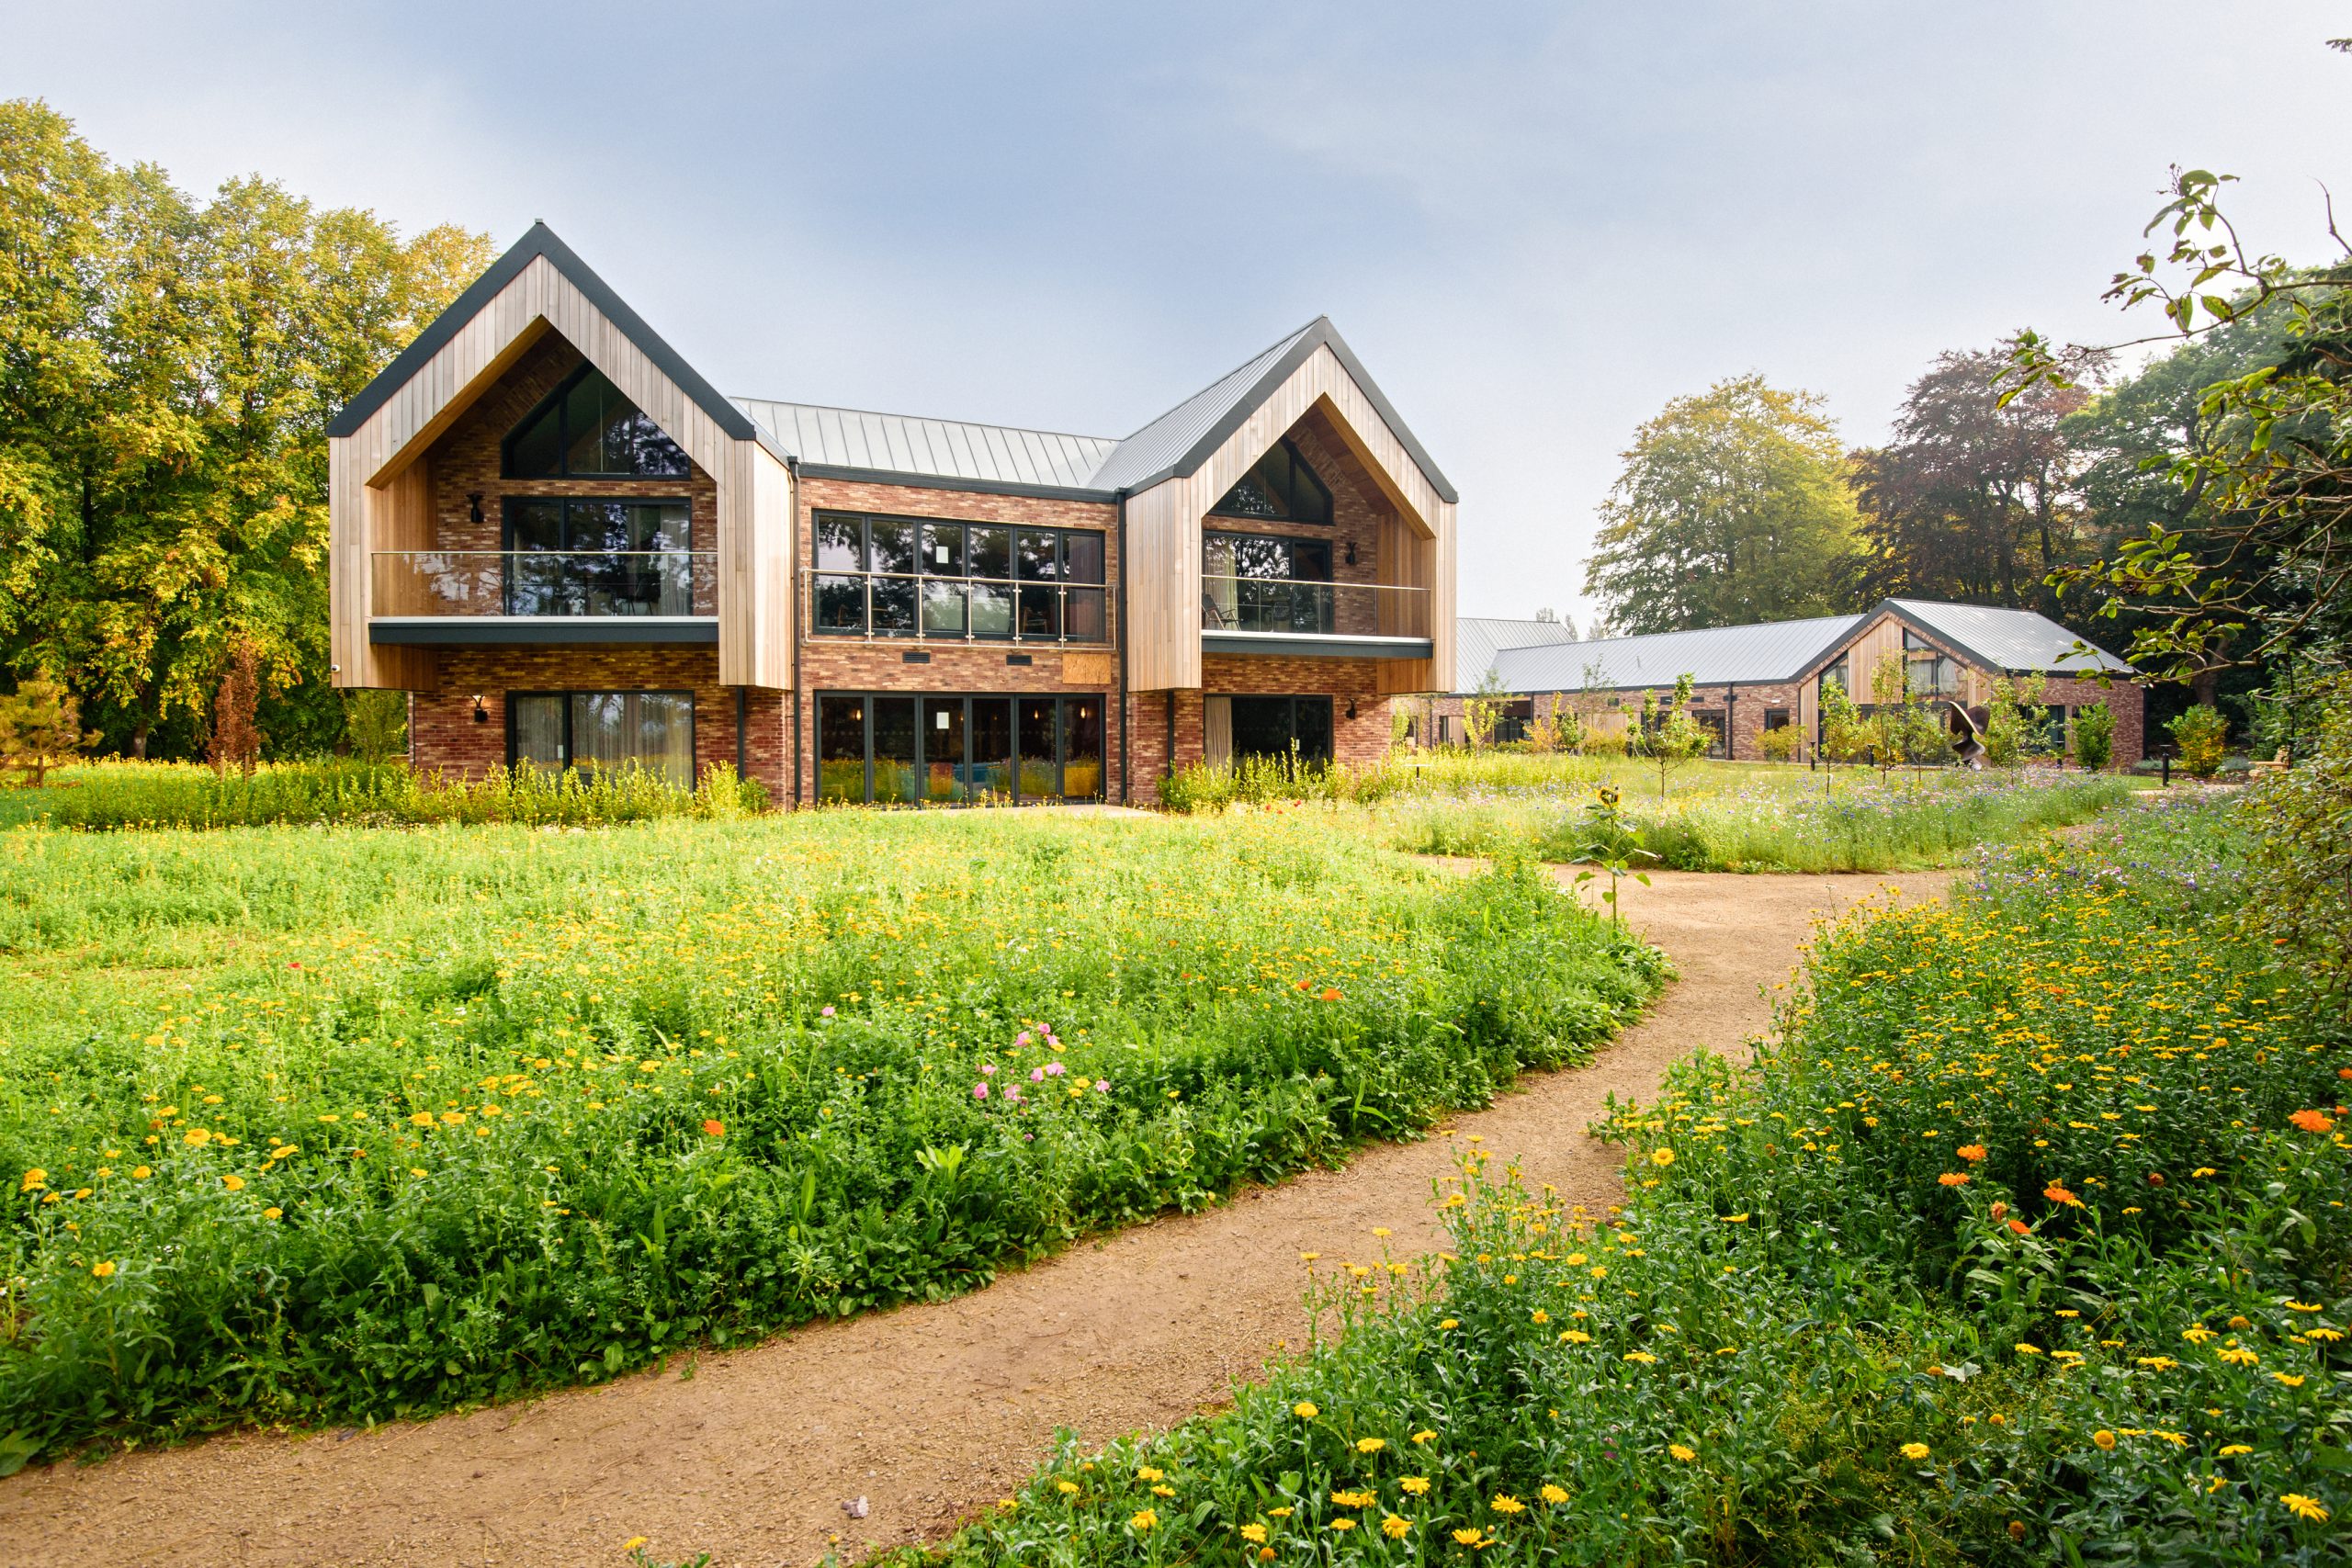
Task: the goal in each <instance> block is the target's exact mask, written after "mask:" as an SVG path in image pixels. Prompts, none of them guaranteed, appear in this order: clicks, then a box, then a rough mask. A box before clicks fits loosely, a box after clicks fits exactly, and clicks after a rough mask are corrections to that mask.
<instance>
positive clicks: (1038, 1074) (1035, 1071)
mask: <svg viewBox="0 0 2352 1568" xmlns="http://www.w3.org/2000/svg"><path fill="white" fill-rule="evenodd" d="M1029 1081H1030V1082H1031V1083H1044V1082H1045V1081H1046V1069H1045V1068H1043V1067H1032V1068H1030V1069H1029Z"/></svg>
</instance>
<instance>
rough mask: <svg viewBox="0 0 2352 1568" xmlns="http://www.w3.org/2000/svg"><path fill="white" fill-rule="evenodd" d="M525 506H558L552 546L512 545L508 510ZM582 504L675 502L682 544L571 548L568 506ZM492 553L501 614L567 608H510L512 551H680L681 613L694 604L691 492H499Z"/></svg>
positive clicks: (539, 613)
mask: <svg viewBox="0 0 2352 1568" xmlns="http://www.w3.org/2000/svg"><path fill="white" fill-rule="evenodd" d="M531 506H555V507H558V508H560V510H561V518H560V522H559V523H558V524H557V525H556V532H557V536H558V539H557V543H556V545H555V546H554V547H552V548H549V547H546V546H541V545H520V546H518V545H517V544H515V513H517V512H519V511H521V510H523V509H524V508H526V507H531ZM586 506H677V507H683V508H684V510H685V514H686V542H685V544H684V547H681V548H678V549H675V550H647V551H641V552H640V551H629V552H617V551H612V550H579V549H574V548H573V547H572V538H571V514H572V510H573V508H575V507H586ZM498 552H499V566H500V570H499V574H498V575H499V610H500V612H501V613H502V614H503V615H524V616H530V617H532V618H535V619H536V618H539V617H543V616H545V617H553V616H561V615H567V614H569V613H570V612H568V611H564V610H560V609H557V610H518V609H516V608H515V589H516V588H517V587H518V586H520V585H519V584H518V583H517V582H516V581H515V575H516V574H515V557H516V556H525V555H551V556H560V557H566V558H571V557H576V556H604V557H613V556H616V555H618V554H623V553H626V554H633V555H634V554H642V555H653V556H668V555H676V556H683V557H684V558H685V562H686V566H685V592H686V605H687V609H686V612H685V613H686V614H688V615H692V614H693V613H694V610H693V605H694V601H695V591H694V576H695V569H694V558H695V501H694V497H693V496H691V495H678V494H674V493H673V494H662V493H659V492H655V493H650V494H646V495H505V496H501V497H500V498H499V503H498Z"/></svg>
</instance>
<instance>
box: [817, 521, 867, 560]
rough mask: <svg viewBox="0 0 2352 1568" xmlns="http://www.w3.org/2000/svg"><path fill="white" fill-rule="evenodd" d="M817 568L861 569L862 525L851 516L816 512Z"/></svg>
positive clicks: (863, 528)
mask: <svg viewBox="0 0 2352 1568" xmlns="http://www.w3.org/2000/svg"><path fill="white" fill-rule="evenodd" d="M817 570H819V571H864V570H865V525H864V524H862V523H860V522H859V521H858V520H857V519H856V518H854V517H835V516H832V515H831V514H830V513H822V512H820V513H818V514H817Z"/></svg>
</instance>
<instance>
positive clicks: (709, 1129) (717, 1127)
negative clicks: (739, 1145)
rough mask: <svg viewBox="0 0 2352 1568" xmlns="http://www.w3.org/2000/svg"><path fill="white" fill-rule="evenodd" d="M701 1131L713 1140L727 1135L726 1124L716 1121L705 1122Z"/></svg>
mask: <svg viewBox="0 0 2352 1568" xmlns="http://www.w3.org/2000/svg"><path fill="white" fill-rule="evenodd" d="M702 1130H703V1131H704V1132H705V1133H707V1134H709V1135H710V1136H712V1137H714V1138H723V1137H725V1136H726V1135H727V1123H726V1122H718V1121H712V1122H704V1123H703V1124H702Z"/></svg>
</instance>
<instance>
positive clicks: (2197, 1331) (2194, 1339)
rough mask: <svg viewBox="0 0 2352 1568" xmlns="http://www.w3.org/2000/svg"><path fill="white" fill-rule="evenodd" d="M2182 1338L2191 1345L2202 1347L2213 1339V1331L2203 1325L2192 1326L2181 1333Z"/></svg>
mask: <svg viewBox="0 0 2352 1568" xmlns="http://www.w3.org/2000/svg"><path fill="white" fill-rule="evenodd" d="M2180 1337H2182V1338H2183V1339H2186V1340H2188V1342H2189V1343H2190V1344H2191V1345H2202V1344H2204V1343H2205V1341H2207V1340H2208V1339H2211V1338H2212V1337H2213V1331H2212V1330H2211V1329H2210V1328H2208V1327H2206V1326H2205V1325H2203V1324H2201V1323H2199V1324H2192V1325H2190V1326H2188V1327H2187V1328H2184V1329H2182V1330H2181V1331H2180Z"/></svg>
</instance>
